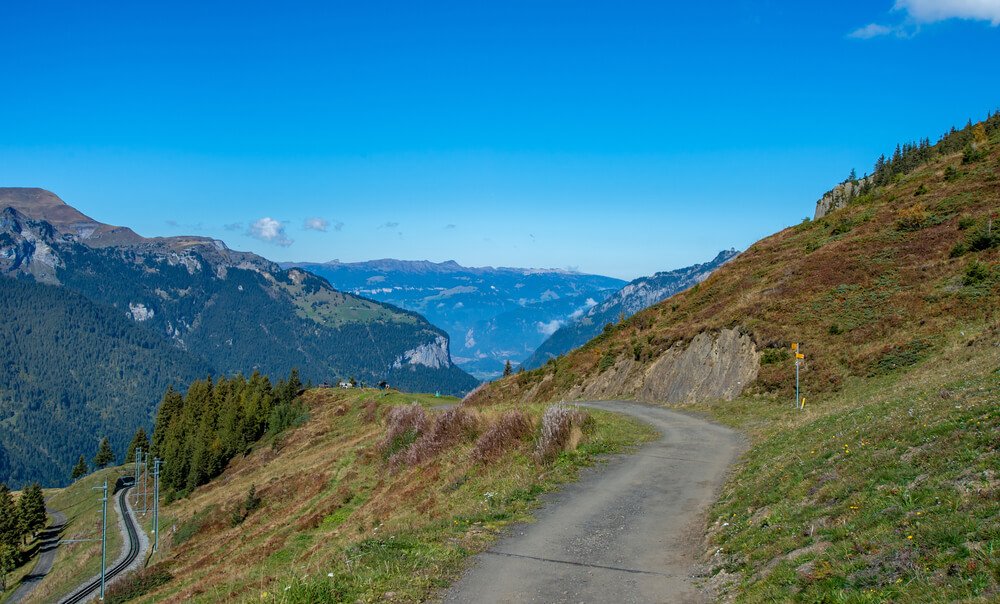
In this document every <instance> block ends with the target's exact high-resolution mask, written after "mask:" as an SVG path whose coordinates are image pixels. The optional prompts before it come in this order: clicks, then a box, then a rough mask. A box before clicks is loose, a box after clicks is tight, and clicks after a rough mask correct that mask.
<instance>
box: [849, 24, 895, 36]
mask: <svg viewBox="0 0 1000 604" xmlns="http://www.w3.org/2000/svg"><path fill="white" fill-rule="evenodd" d="M894 31H896V30H895V29H894V28H892V27H889V26H887V25H879V24H878V23H869V24H868V25H865V26H864V27H859V28H857V29H856V30H854V31H852V32H851V33H849V34H847V36H848V37H849V38H858V39H859V40H869V39H871V38H877V37H878V36H887V35H889V34H891V33H893V32H894Z"/></svg>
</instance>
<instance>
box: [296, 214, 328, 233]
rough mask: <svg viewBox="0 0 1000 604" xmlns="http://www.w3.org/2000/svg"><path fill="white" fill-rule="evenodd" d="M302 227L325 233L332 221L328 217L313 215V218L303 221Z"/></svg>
mask: <svg viewBox="0 0 1000 604" xmlns="http://www.w3.org/2000/svg"><path fill="white" fill-rule="evenodd" d="M302 228H304V229H305V230H307V231H319V232H321V233H325V232H326V231H327V230H328V229H329V228H330V221H329V220H327V219H326V218H320V217H319V216H313V217H312V218H306V220H305V222H303V223H302Z"/></svg>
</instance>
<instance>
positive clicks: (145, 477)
mask: <svg viewBox="0 0 1000 604" xmlns="http://www.w3.org/2000/svg"><path fill="white" fill-rule="evenodd" d="M148 485H149V454H148V453H147V454H146V457H145V459H143V460H142V515H143V516H145V515H146V508H147V504H148V502H149V487H148Z"/></svg>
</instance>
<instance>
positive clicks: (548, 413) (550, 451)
mask: <svg viewBox="0 0 1000 604" xmlns="http://www.w3.org/2000/svg"><path fill="white" fill-rule="evenodd" d="M589 421H590V416H589V415H588V414H587V413H586V412H584V411H580V410H578V409H571V408H569V407H566V406H565V405H553V406H551V407H549V408H548V409H546V410H545V414H544V415H543V416H542V432H541V434H540V435H539V437H538V443H537V445H536V447H535V455H536V456H537V457H538V459H539V461H543V462H548V461H552V460H553V459H555V458H556V457H557V456H558V455H559V453H561V452H563V451H572V450H573V449H576V446H577V445H578V444H579V443H580V439H581V438H583V430H584V428H585V427H586V426H587V424H588V422H589Z"/></svg>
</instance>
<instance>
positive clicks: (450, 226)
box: [444, 224, 458, 231]
mask: <svg viewBox="0 0 1000 604" xmlns="http://www.w3.org/2000/svg"><path fill="white" fill-rule="evenodd" d="M444 228H445V230H446V231H450V230H453V229H457V228H458V227H457V226H455V225H453V224H446V225H444Z"/></svg>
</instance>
